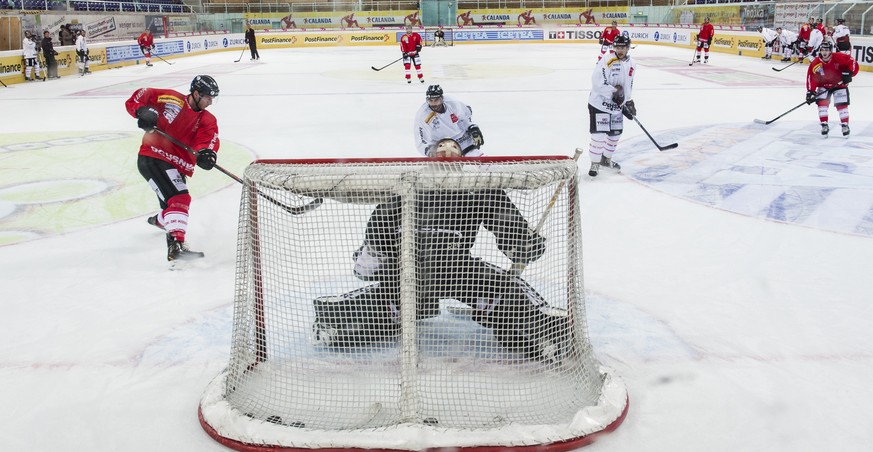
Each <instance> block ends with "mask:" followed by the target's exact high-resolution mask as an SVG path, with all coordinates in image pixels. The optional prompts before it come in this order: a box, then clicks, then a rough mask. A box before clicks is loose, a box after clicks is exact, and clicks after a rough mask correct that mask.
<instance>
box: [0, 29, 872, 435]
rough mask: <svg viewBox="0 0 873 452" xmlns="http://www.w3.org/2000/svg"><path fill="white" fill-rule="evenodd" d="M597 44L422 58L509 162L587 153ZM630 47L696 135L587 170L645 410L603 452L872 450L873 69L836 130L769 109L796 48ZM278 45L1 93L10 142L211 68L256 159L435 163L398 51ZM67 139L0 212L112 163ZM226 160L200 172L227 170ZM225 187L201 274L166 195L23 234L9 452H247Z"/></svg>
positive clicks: (788, 83) (616, 349)
mask: <svg viewBox="0 0 873 452" xmlns="http://www.w3.org/2000/svg"><path fill="white" fill-rule="evenodd" d="M596 52H597V48H596V47H595V46H591V45H549V44H541V45H501V46H498V45H482V46H473V45H471V46H458V47H455V48H449V49H433V50H431V49H428V50H425V52H424V53H423V60H424V64H425V74H426V80H427V84H431V83H439V84H441V85H442V86H443V88H444V89H445V90H446V93H447V95H451V96H454V97H457V98H459V99H461V100H463V101H465V102H467V103H468V104H470V105H471V106H472V107H473V110H474V118H475V119H476V121H477V122H478V123H479V125H480V126H481V128H482V130H483V132H484V134H485V139H486V142H487V144H486V147H485V150H486V153H487V154H489V155H545V154H562V155H571V154H572V152H573V149H574V148H576V147H582V148H584V149H587V145H588V138H589V134H588V113H587V109H586V100H587V95H588V89H589V84H590V75H591V74H590V70H591V68H592V66H593V64H594V60H595V58H596ZM632 53H633V55H634V57H636V58H637V59H638V67H637V70H638V74H637V83H636V86H635V90H634V98H635V100H636V104H637V107H638V112H639V118H640V120H641V121H642V122H643V125H644V126H645V127H646V129H647V130H649V132H651V133H652V134H653V135H654V136H655V137H656V139H658V140H659V141H662V142H664V143H666V142H669V141H678V142H679V143H680V146H679V148H678V149H675V150H672V151H667V152H663V153H659V152H658V151H657V150H656V149H655V148H654V147H652V146H651V144H650V142H649V141H648V139H647V138H646V137H645V135H643V133H642V130H640V128H639V127H637V125H636V124H634V123H628V124H627V125H626V133H625V135H624V136H623V138H622V141H621V143H620V145H619V150H618V152H617V154H616V156H615V160H616V161H618V162H622V163H623V165H624V167H625V169H624V172H623V174H602V175H601V176H599V177H598V178H597V180H593V181H591V180H588V179H587V178H586V180H584V181H583V184H582V203H583V212H584V217H583V234H584V265H585V282H586V290H587V293H588V320H589V324H590V328H591V336H592V341H593V342H594V345H595V350H597V352H598V355H599V356H600V358H601V360H602V361H603V362H604V364H605V365H607V366H610V367H612V368H614V369H615V370H616V371H617V373H618V374H619V375H620V376H622V378H623V379H624V381H625V382H626V384H627V386H628V390H629V394H630V403H631V405H630V411H629V413H628V416H627V419H626V420H625V422H624V424H623V425H622V426H621V427H620V428H619V429H618V430H616V431H615V432H614V433H612V434H610V435H607V436H604V437H602V438H601V439H599V440H598V441H597V442H596V443H595V444H593V445H591V446H589V447H588V448H586V450H590V451H606V450H610V451H613V450H621V451H632V450H634V451H636V450H646V451H670V452H673V451H680V450H687V451H699V450H707V451H713V452H714V451H738V450H742V451H824V450H833V451H861V450H869V448H870V447H871V446H870V445H871V444H873V408H871V407H873V386H871V383H870V382H871V380H873V352H871V351H870V350H871V349H870V344H871V343H873V328H871V321H873V277H871V275H873V227H870V223H871V222H873V219H871V218H873V207H871V199H873V196H871V192H873V179H871V177H870V176H871V175H873V163H871V161H873V145H871V142H873V127H871V122H873V109H871V108H870V106H871V105H873V89H871V87H873V75H871V74H869V73H862V74H860V75H859V76H858V77H857V78H856V80H855V82H854V83H853V84H852V106H851V107H850V110H851V119H852V125H853V134H852V136H851V138H850V139H849V140H844V139H843V138H842V137H839V127H838V126H837V125H836V119H835V118H836V113H835V111H834V110H833V108H832V109H831V111H830V115H831V129H832V132H831V137H830V138H828V139H827V140H823V139H822V138H820V136H819V135H818V128H819V127H818V124H817V122H818V121H817V119H816V114H815V112H814V107H804V108H801V109H799V110H798V111H795V112H793V113H791V114H789V115H787V116H786V117H784V118H782V119H780V120H779V121H777V122H775V123H774V124H773V125H771V126H769V127H763V126H756V125H753V124H752V120H753V119H754V118H761V119H772V118H773V117H775V116H777V115H779V114H781V113H782V112H784V111H786V110H788V109H789V108H791V107H793V106H795V105H797V104H798V103H800V102H802V101H803V99H804V93H805V89H804V87H803V80H804V76H805V72H804V71H805V69H806V66H799V65H795V66H794V67H792V68H789V69H788V70H785V71H783V72H778V73H777V72H773V71H772V70H771V69H770V68H771V66H774V65H775V66H779V65H781V63H773V62H764V61H761V60H759V59H753V58H740V57H735V56H727V55H723V54H713V56H712V58H711V60H712V63H710V64H709V65H707V66H704V65H700V66H698V65H695V66H694V67H688V65H687V61H688V59H689V58H690V52H689V51H686V50H679V49H672V48H667V47H660V46H646V45H641V46H639V47H638V48H637V49H636V50H634V51H632ZM261 55H262V59H261V60H260V61H259V62H249V61H248V60H244V61H241V62H240V63H234V62H233V60H234V59H236V57H237V56H238V54H237V53H235V52H226V53H216V54H211V55H206V56H201V57H193V58H188V59H181V60H175V64H174V65H172V66H170V65H167V64H165V63H163V62H161V61H156V62H155V66H154V67H152V68H146V67H144V66H133V67H127V68H123V69H117V70H110V71H101V72H98V73H95V74H93V75H90V76H88V77H85V78H81V77H76V76H71V77H64V78H62V79H61V80H58V81H49V82H46V83H42V82H34V83H28V84H18V85H15V86H13V87H11V88H6V89H3V88H0V127H2V132H0V140H2V139H3V135H6V134H13V133H15V134H20V133H32V134H33V135H34V139H39V136H40V134H42V133H44V132H71V133H72V132H77V131H80V130H85V131H96V132H118V133H136V132H137V129H136V121H135V120H134V119H132V118H131V117H129V116H128V115H127V114H126V112H125V111H124V107H123V102H124V100H125V99H126V98H127V96H129V95H130V93H132V92H133V90H134V89H135V88H137V87H140V86H154V87H167V88H175V89H179V90H184V89H186V87H187V83H188V81H190V79H191V78H192V77H193V76H194V75H196V74H199V73H205V74H211V75H213V76H215V78H216V79H217V80H218V83H219V84H220V87H221V95H220V97H219V98H218V100H217V102H216V103H215V105H214V106H213V107H212V108H211V110H212V111H213V112H214V113H215V114H216V116H217V117H218V119H219V125H220V128H221V136H222V140H223V142H224V143H226V144H229V143H235V144H237V145H240V146H243V147H244V148H246V149H248V150H250V151H251V152H252V154H253V158H254V157H255V156H256V157H258V158H298V157H387V156H415V155H416V153H415V150H414V147H413V137H412V133H411V132H412V125H411V121H412V116H413V114H414V111H415V109H416V108H417V107H418V106H419V105H420V104H421V103H422V102H423V100H424V91H425V86H426V85H427V84H426V85H425V86H422V85H421V84H419V83H417V82H416V83H413V84H412V85H407V84H406V83H405V81H404V80H403V79H402V71H401V69H402V68H401V67H400V66H399V65H394V66H391V67H389V68H387V69H385V70H383V71H381V72H374V71H373V70H371V69H370V66H377V67H378V66H381V65H384V64H385V63H387V62H389V61H391V60H393V59H395V58H396V57H397V56H398V51H397V49H395V48H393V47H391V48H388V47H373V48H355V49H351V48H319V49H306V50H304V49H293V50H268V49H262V50H261ZM738 71H742V72H738ZM738 80H739V82H737V81H738ZM106 86H109V87H113V86H114V87H116V88H117V89H108V90H107V89H104V87H106ZM743 133H747V134H748V136H747V137H746V138H745V141H742V140H739V138H738V137H739V135H741V134H743ZM707 134H708V135H707ZM662 144H663V143H662ZM53 152H54V153H56V154H54V155H55V156H56V157H57V159H50V160H47V161H42V165H44V166H39V167H23V166H21V165H20V164H19V163H16V161H15V160H14V159H13V154H14V153H13V152H11V151H9V150H8V149H0V229H3V228H5V225H4V223H5V222H6V221H8V220H9V219H10V218H13V217H14V215H16V213H15V212H16V210H15V209H16V206H18V207H19V208H20V207H21V204H23V203H25V202H24V201H19V203H16V201H15V199H19V198H20V197H16V196H15V195H14V193H16V190H15V188H16V187H14V186H11V185H13V184H10V182H8V181H9V180H12V178H11V175H13V174H18V173H19V172H21V171H27V172H34V173H35V174H38V175H41V174H43V173H46V172H48V170H49V169H54V170H58V169H61V170H63V173H64V174H66V177H67V178H70V179H76V178H78V179H88V178H89V177H91V176H92V174H91V173H92V172H93V165H94V162H81V163H82V164H80V162H77V161H71V160H65V156H64V148H63V146H56V147H55V148H54V149H53ZM114 152H117V153H121V154H123V155H124V156H126V160H124V162H125V163H124V165H123V166H120V167H119V168H118V169H117V171H119V172H130V171H135V161H136V160H135V154H136V146H135V145H134V146H130V147H127V148H121V149H116V150H114ZM221 162H222V160H221V158H219V163H221ZM582 162H583V163H581V164H580V165H582V167H583V168H584V169H587V157H583V158H582ZM695 162H700V166H693V167H692V163H695ZM811 162H812V163H811ZM85 163H87V164H85ZM112 164H114V163H112ZM779 165H782V166H780V168H783V169H784V170H781V171H776V170H774V169H773V168H777V166H779ZM809 165H812V166H809ZM689 167H692V168H691V170H687V171H679V170H678V169H677V168H689ZM651 168H656V169H657V168H661V169H664V171H666V173H665V174H664V175H663V176H664V177H658V178H657V180H653V179H651V178H650V176H651V175H652V174H653V173H657V172H658V171H660V170H657V171H656V170H651ZM230 169H231V170H233V171H236V172H238V174H239V173H241V172H242V169H243V166H235V167H233V168H230ZM701 171H702V173H701ZM52 174H55V173H52ZM204 174H206V173H205V172H203V171H199V172H198V174H197V175H196V176H195V178H193V179H192V180H191V181H190V183H191V185H192V186H196V185H197V184H198V181H199V180H204V181H208V180H210V179H208V178H216V179H211V180H217V179H220V178H223V177H224V176H222V175H221V174H218V173H216V172H215V171H213V172H211V173H208V174H206V175H204ZM52 177H54V178H57V177H58V176H52ZM36 179H40V177H36ZM135 184H138V185H136V187H137V190H136V191H139V192H146V194H148V193H147V192H148V190H149V189H148V186H147V185H146V184H145V182H143V181H142V180H138V181H136V182H135ZM221 185H222V186H223V188H221V189H219V190H218V191H215V192H212V193H209V194H207V195H205V196H195V199H194V202H193V205H192V209H191V223H190V229H189V241H190V243H191V245H192V247H194V248H198V249H201V250H203V251H205V252H206V254H207V258H206V259H205V261H204V262H202V263H198V265H197V266H196V267H194V268H190V269H187V270H185V271H182V272H170V271H168V270H167V265H166V262H165V261H164V253H165V250H164V244H163V237H162V236H161V235H160V233H159V232H158V231H156V230H154V229H153V228H151V227H150V226H148V225H147V224H146V223H145V221H144V220H145V218H146V216H148V215H150V214H152V213H153V211H154V209H155V203H154V201H153V200H149V201H148V202H140V204H137V205H134V206H133V207H134V208H136V209H137V212H138V214H136V215H127V216H126V217H124V218H123V219H118V220H119V221H108V222H106V223H105V224H103V225H99V226H96V227H95V226H91V227H86V228H80V227H79V224H78V223H77V222H70V223H69V224H67V225H66V226H67V228H66V232H64V233H61V234H55V235H50V236H48V237H45V238H40V239H36V240H30V241H24V242H20V243H16V244H11V245H7V246H0V294H2V295H0V297H2V298H0V300H2V301H0V303H2V305H0V306H2V307H0V404H2V409H0V450H10V451H11V450H22V451H23V450H27V451H60V450H64V451H89V452H90V451H126V452H127V451H189V452H193V451H220V450H225V449H224V447H223V446H221V445H219V444H218V443H216V442H214V441H213V440H212V439H211V438H209V437H208V436H207V435H206V434H205V433H204V431H203V430H202V429H201V428H200V425H199V423H198V421H197V406H198V401H199V399H200V396H201V394H202V392H203V390H204V388H205V387H206V385H207V383H208V382H209V381H210V380H212V378H214V377H215V376H216V375H217V374H218V373H219V372H221V370H222V368H223V367H224V365H225V364H226V363H227V359H228V351H229V342H230V328H231V311H232V310H231V300H232V296H233V277H234V259H235V256H234V253H235V243H236V218H237V209H238V206H239V198H238V197H239V187H238V186H237V185H235V183H233V182H232V181H231V180H230V179H226V181H221ZM3 190H10V191H9V192H5V193H7V194H8V193H12V194H9V195H8V196H2V195H3V194H4V192H3ZM847 190H850V191H847ZM852 190H853V191H852ZM734 194H736V195H737V196H736V197H734V196H733V195H734ZM831 195H834V196H831ZM10 199H11V200H10ZM774 200H777V202H775V203H774V202H773V201H774ZM51 202H58V201H57V200H51ZM131 202H133V201H131ZM137 202H139V201H137ZM106 208H107V209H111V208H112V206H106ZM89 214H90V213H89V212H82V215H83V216H87V215H89ZM24 233H28V231H24Z"/></svg>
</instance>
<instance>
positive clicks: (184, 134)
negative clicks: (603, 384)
mask: <svg viewBox="0 0 873 452" xmlns="http://www.w3.org/2000/svg"><path fill="white" fill-rule="evenodd" d="M216 96H218V83H216V82H215V79H213V78H212V77H210V76H208V75H198V76H197V77H194V80H192V81H191V89H190V92H189V94H188V95H187V96H186V95H184V94H182V93H179V92H177V91H174V90H171V89H159V88H141V89H139V90H137V91H136V92H135V93H133V95H132V96H131V97H130V99H128V100H127V102H126V103H125V107H126V108H127V112H128V113H130V115H131V116H133V117H135V118H137V119H138V121H137V127H139V128H141V129H143V130H145V131H146V133H145V134H144V135H143V137H142V145H141V146H140V148H139V157H138V158H137V167H138V168H139V173H140V174H142V177H144V178H145V180H146V181H147V182H148V184H149V186H150V187H151V188H152V190H154V192H155V194H156V195H157V197H158V203H159V204H160V206H161V211H160V212H159V213H158V214H157V215H155V216H152V217H149V218H148V223H149V224H151V225H153V226H157V227H159V228H161V229H163V230H164V231H166V232H167V260H168V261H174V260H177V259H190V258H195V257H203V253H200V252H195V251H191V250H190V249H188V246H187V245H186V244H185V232H186V231H187V229H188V209H189V207H190V205H191V195H190V194H188V185H187V179H186V178H187V177H191V176H192V175H193V174H194V165H195V164H196V165H197V166H199V167H201V168H203V169H205V170H211V169H212V168H213V167H214V166H215V162H216V160H217V158H218V156H217V155H216V151H218V147H219V144H220V143H219V140H218V122H217V121H216V119H215V116H213V115H212V113H210V112H208V111H206V108H208V107H209V106H210V105H212V101H213V99H214V98H215V97H216ZM155 127H157V128H159V129H161V130H162V131H164V132H166V133H167V134H168V135H170V136H172V137H173V138H175V139H176V140H178V141H180V142H181V143H183V144H185V145H187V146H188V147H189V148H191V149H198V151H197V155H196V156H194V155H192V154H191V153H190V152H188V151H187V150H186V149H183V148H182V147H180V146H178V145H176V144H174V143H172V142H170V141H169V140H168V139H167V138H166V137H164V136H162V135H159V134H157V133H154V131H153V130H152V129H154V128H155Z"/></svg>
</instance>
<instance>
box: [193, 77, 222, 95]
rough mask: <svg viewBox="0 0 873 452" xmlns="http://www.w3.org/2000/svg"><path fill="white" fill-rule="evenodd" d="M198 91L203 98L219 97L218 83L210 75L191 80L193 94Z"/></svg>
mask: <svg viewBox="0 0 873 452" xmlns="http://www.w3.org/2000/svg"><path fill="white" fill-rule="evenodd" d="M194 91H197V92H198V93H200V95H201V96H213V97H214V96H217V95H218V83H217V82H216V81H215V79H214V78H212V77H210V76H208V75H198V76H197V77H194V80H191V92H192V93H193V92H194Z"/></svg>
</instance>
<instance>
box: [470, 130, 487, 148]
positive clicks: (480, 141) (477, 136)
mask: <svg viewBox="0 0 873 452" xmlns="http://www.w3.org/2000/svg"><path fill="white" fill-rule="evenodd" d="M467 133H469V134H470V138H472V139H473V144H475V145H476V147H477V148H478V147H481V146H482V145H484V144H485V137H484V136H482V131H481V130H479V126H477V125H475V124H473V125H472V126H470V127H469V128H467Z"/></svg>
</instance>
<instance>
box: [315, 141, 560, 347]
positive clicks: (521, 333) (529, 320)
mask: <svg viewBox="0 0 873 452" xmlns="http://www.w3.org/2000/svg"><path fill="white" fill-rule="evenodd" d="M468 155H469V154H468ZM428 157H431V158H460V157H462V155H461V146H459V145H458V143H457V142H455V141H454V140H451V139H445V140H440V142H439V143H438V144H437V145H436V146H434V147H433V148H432V149H431V150H430V152H429V154H428ZM407 205H409V206H410V207H412V208H413V209H414V216H415V218H416V221H415V259H416V262H415V268H416V288H417V290H416V295H417V298H416V314H417V315H416V317H417V318H418V319H425V318H429V317H435V316H437V315H439V313H440V309H439V301H440V300H442V299H452V300H457V301H459V302H461V303H464V304H466V305H467V306H469V307H470V308H471V310H472V313H473V314H472V318H473V320H474V321H476V322H477V323H479V324H480V325H482V326H484V327H486V328H490V329H491V330H492V333H493V335H494V338H495V339H496V340H497V342H499V343H500V344H501V345H502V346H503V347H504V348H506V349H507V350H509V351H512V352H515V353H521V354H523V355H524V356H525V357H526V358H527V359H532V360H539V361H546V362H556V361H558V360H559V359H560V357H561V353H562V350H563V349H564V344H565V343H566V341H567V339H569V337H568V335H567V331H568V330H569V328H568V326H567V322H569V319H568V317H567V316H562V315H559V314H557V313H553V312H550V311H551V310H552V309H551V308H550V307H549V305H548V304H547V303H546V301H545V300H544V299H543V298H542V296H541V295H540V294H539V293H537V291H536V290H535V289H534V288H533V287H531V286H530V285H529V284H528V283H527V282H525V281H524V280H523V279H521V278H520V277H519V275H518V274H517V273H514V272H512V271H509V270H505V269H503V268H501V267H499V266H497V265H495V264H494V263H492V262H488V261H486V260H484V259H482V258H479V257H474V256H473V254H472V253H471V250H472V248H473V246H474V245H475V244H476V241H477V240H476V239H477V236H478V234H479V230H480V229H485V230H488V231H489V232H490V233H491V234H492V235H493V239H494V240H495V241H496V246H497V248H498V249H499V250H500V251H501V252H502V253H503V254H504V255H505V256H506V257H508V258H509V259H510V260H512V261H513V263H517V264H523V265H527V264H529V263H531V262H533V261H536V260H537V259H539V258H540V257H541V256H542V255H543V253H544V252H545V250H546V239H545V238H544V237H543V236H541V235H539V234H538V233H536V232H534V231H533V230H532V229H531V227H530V225H529V224H528V222H527V220H526V219H525V218H524V216H523V215H522V213H521V212H520V211H519V209H518V207H516V206H515V204H513V202H512V200H511V199H510V197H509V196H508V195H507V194H506V193H505V192H504V191H503V190H434V191H424V192H419V193H417V194H416V196H415V199H414V200H413V202H412V203H409V204H407ZM402 213H403V212H402V208H401V199H400V198H399V197H394V198H392V199H390V200H388V201H386V202H383V203H381V204H379V205H377V206H376V208H375V209H374V210H373V212H372V214H371V215H370V218H369V220H368V222H367V227H366V230H365V232H364V243H363V245H361V247H360V248H358V250H357V251H356V252H355V253H354V261H355V267H354V273H355V276H356V277H357V278H358V279H361V280H362V281H367V282H374V283H375V284H371V285H369V286H366V287H362V288H360V289H357V290H354V291H351V292H348V293H345V294H342V295H338V296H326V297H320V298H316V299H315V300H314V301H313V304H314V309H315V322H314V324H313V339H314V341H315V343H317V344H320V345H324V346H334V347H336V346H339V347H349V346H361V345H366V344H369V343H373V342H378V341H382V340H385V339H391V338H395V337H397V335H398V334H399V333H400V309H401V307H400V304H399V301H400V262H399V258H400V247H401V240H402V238H403V237H402V232H401V215H402Z"/></svg>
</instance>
